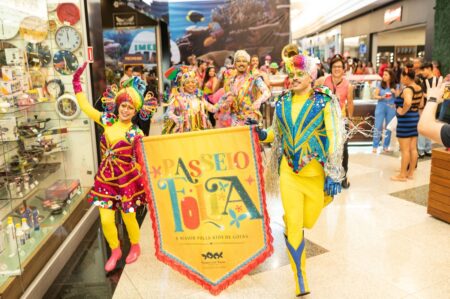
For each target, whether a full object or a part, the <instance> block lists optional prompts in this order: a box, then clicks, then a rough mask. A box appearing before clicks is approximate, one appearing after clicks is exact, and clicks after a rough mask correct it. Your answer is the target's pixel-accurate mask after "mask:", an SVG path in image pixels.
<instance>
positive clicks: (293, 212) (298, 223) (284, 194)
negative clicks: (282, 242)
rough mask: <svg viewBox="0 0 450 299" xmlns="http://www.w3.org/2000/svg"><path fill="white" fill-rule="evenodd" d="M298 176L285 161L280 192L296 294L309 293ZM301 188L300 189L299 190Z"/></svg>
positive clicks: (281, 173) (282, 167)
mask: <svg viewBox="0 0 450 299" xmlns="http://www.w3.org/2000/svg"><path fill="white" fill-rule="evenodd" d="M296 177H297V175H296V174H294V173H293V172H292V170H291V169H290V167H289V166H288V165H287V163H286V161H285V160H284V159H283V161H282V163H281V169H280V191H281V200H282V203H283V208H284V219H285V224H286V233H287V234H286V246H287V248H288V256H289V260H290V263H291V267H292V270H293V272H294V277H295V282H296V283H295V285H296V294H297V295H301V294H307V293H309V287H308V283H307V281H306V275H305V258H306V257H305V254H306V251H305V242H304V239H303V213H304V212H303V204H304V197H303V193H302V190H301V186H299V184H298V183H297V180H296ZM299 187H300V188H299Z"/></svg>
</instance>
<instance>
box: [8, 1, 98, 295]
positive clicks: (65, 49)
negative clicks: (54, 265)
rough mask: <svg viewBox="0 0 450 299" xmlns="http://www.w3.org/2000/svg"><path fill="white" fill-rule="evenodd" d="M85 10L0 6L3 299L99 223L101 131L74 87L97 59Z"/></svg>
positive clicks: (41, 4)
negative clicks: (94, 201) (75, 78)
mask: <svg viewBox="0 0 450 299" xmlns="http://www.w3.org/2000/svg"><path fill="white" fill-rule="evenodd" d="M84 11H85V10H84V1H78V0H75V1H70V2H66V3H59V1H50V0H49V1H46V0H39V1H2V2H1V4H0V12H1V17H0V22H1V24H2V26H1V28H2V31H1V33H0V69H1V76H0V132H1V133H0V140H1V146H0V221H1V228H0V297H2V298H18V297H20V296H21V295H22V294H23V293H24V292H25V290H26V289H27V288H28V287H29V286H30V285H31V284H32V282H33V280H35V278H36V277H39V275H38V274H39V273H40V272H41V271H42V269H44V266H45V265H46V264H47V262H48V261H49V260H50V259H51V258H52V256H54V255H55V254H56V252H58V250H61V249H60V248H65V249H64V251H65V252H66V253H67V254H69V255H70V254H71V253H72V251H71V250H72V249H71V248H75V247H76V246H73V245H72V244H71V243H70V242H71V241H69V240H68V241H67V242H64V240H65V239H66V238H67V237H68V236H69V234H71V233H72V231H73V230H74V229H77V230H79V229H81V227H82V226H83V225H85V226H87V228H89V227H90V225H91V224H92V221H93V220H92V219H95V215H94V214H92V211H93V209H90V210H89V211H88V208H89V206H88V204H87V202H86V201H85V200H84V196H85V194H86V193H87V191H88V189H89V187H90V186H91V185H92V184H93V174H94V173H95V171H96V168H97V166H96V165H97V163H96V157H95V154H94V153H95V152H96V146H95V134H94V130H93V125H92V123H91V122H90V121H88V119H87V117H86V116H85V115H84V114H82V113H80V112H81V111H80V107H79V106H78V104H77V101H76V99H75V95H74V92H73V88H72V74H73V73H74V72H75V71H76V69H77V68H78V67H79V66H80V65H81V64H82V63H83V62H84V61H87V60H88V55H87V46H88V43H87V26H86V21H85V14H84ZM89 77H90V76H89V70H88V71H87V72H86V73H85V75H84V76H83V79H84V80H83V82H84V84H83V89H84V91H85V92H86V93H87V94H88V97H90V91H89V88H88V86H89V84H90V78H89ZM80 145H82V146H80ZM85 215H87V216H86V217H85V218H82V217H83V216H85ZM89 215H90V216H92V217H88V216H89ZM82 219H83V220H82ZM90 221H91V222H90ZM87 228H86V230H87ZM77 235H78V236H79V237H80V238H82V236H83V232H82V229H81V230H80V231H77ZM69 239H71V238H69ZM71 245H72V246H71ZM61 262H62V264H63V263H64V261H63V260H62V261H61ZM56 275H57V272H56V273H53V274H48V275H46V276H45V277H46V278H45V280H46V282H44V285H45V284H46V283H47V284H48V283H51V281H52V279H54V278H55V276H56ZM44 288H45V287H44ZM36 294H38V293H35V296H37V297H39V295H36Z"/></svg>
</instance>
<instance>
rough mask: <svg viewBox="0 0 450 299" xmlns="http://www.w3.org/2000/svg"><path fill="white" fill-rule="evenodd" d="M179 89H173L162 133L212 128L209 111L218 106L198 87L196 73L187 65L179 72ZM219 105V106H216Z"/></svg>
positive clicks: (214, 110)
mask: <svg viewBox="0 0 450 299" xmlns="http://www.w3.org/2000/svg"><path fill="white" fill-rule="evenodd" d="M177 77H178V79H177V80H178V81H179V83H180V84H179V91H178V92H176V91H172V94H171V96H170V99H169V104H168V105H169V106H168V109H167V111H166V116H165V120H164V125H163V130H162V134H172V133H183V132H191V131H199V130H204V129H209V128H211V124H210V122H209V120H208V115H207V111H210V112H216V111H217V108H214V107H213V105H211V104H210V103H208V102H207V101H206V100H205V98H204V96H203V92H202V91H201V90H200V89H198V81H197V77H196V73H195V72H194V71H190V70H188V69H187V68H185V67H181V68H180V72H179V74H178V76H177ZM216 107H217V106H216Z"/></svg>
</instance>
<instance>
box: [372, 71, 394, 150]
mask: <svg viewBox="0 0 450 299" xmlns="http://www.w3.org/2000/svg"><path fill="white" fill-rule="evenodd" d="M394 80H395V78H394V73H393V72H392V70H390V69H386V70H384V72H383V80H382V81H381V82H379V83H378V84H377V87H376V88H375V92H374V98H375V99H376V100H378V102H377V106H376V108H375V129H374V133H373V144H372V146H373V149H372V152H373V153H377V151H378V146H379V145H380V141H381V136H382V133H383V127H385V126H387V125H388V124H389V122H390V121H391V120H392V119H393V118H394V116H395V105H394V102H395V95H396V93H397V90H396V87H395V81H394ZM383 139H384V141H383V151H384V152H387V151H388V150H389V144H390V142H391V131H389V130H386V134H385V136H384V138H383Z"/></svg>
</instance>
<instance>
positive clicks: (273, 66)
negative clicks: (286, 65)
mask: <svg viewBox="0 0 450 299" xmlns="http://www.w3.org/2000/svg"><path fill="white" fill-rule="evenodd" d="M269 68H271V69H278V63H276V62H272V63H271V64H270V65H269Z"/></svg>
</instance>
